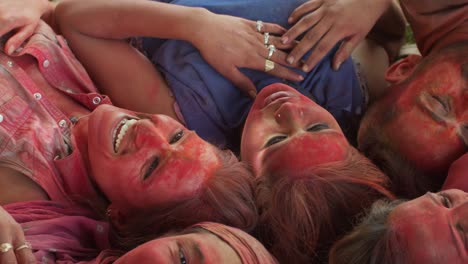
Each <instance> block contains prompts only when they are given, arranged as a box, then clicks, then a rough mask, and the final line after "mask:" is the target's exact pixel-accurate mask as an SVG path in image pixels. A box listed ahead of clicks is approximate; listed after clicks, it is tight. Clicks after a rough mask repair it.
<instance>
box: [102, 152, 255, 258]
mask: <svg viewBox="0 0 468 264" xmlns="http://www.w3.org/2000/svg"><path fill="white" fill-rule="evenodd" d="M220 156H221V160H222V165H221V167H220V168H219V169H217V170H216V171H215V172H214V175H213V176H212V177H210V179H209V180H208V181H207V182H206V183H205V185H204V186H203V187H202V188H201V189H200V191H199V192H198V194H197V195H196V196H194V197H191V198H190V199H187V200H185V201H182V202H180V203H178V204H171V205H167V206H166V207H165V208H157V209H154V210H151V209H149V210H148V209H147V210H144V211H139V212H131V213H130V214H129V215H128V216H127V217H125V221H124V223H120V222H117V221H113V218H114V217H112V212H111V216H110V218H111V219H110V222H111V226H112V236H111V237H112V241H113V243H114V244H115V246H117V247H118V248H120V249H126V250H129V249H132V248H134V247H135V246H137V245H139V244H142V243H144V242H146V241H149V240H151V239H154V238H155V237H156V236H158V235H161V234H163V233H166V232H168V231H170V230H175V231H177V230H181V229H183V228H186V227H189V226H191V225H193V224H196V223H199V222H203V221H212V222H219V223H223V224H226V225H229V226H233V227H237V228H239V229H242V230H244V231H247V232H248V231H251V230H252V229H253V228H254V226H255V225H256V223H257V218H258V213H257V208H256V206H255V201H254V197H253V192H254V188H253V182H254V177H253V175H252V173H251V172H250V171H249V169H248V167H247V165H245V163H243V162H240V161H239V160H238V159H237V158H236V157H235V156H234V154H233V153H232V152H231V151H220ZM117 218H118V217H117Z"/></svg>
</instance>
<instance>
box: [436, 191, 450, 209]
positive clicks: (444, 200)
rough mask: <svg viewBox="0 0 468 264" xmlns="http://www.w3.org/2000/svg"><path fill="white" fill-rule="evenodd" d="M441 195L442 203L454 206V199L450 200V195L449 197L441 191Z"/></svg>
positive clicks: (446, 205) (447, 206)
mask: <svg viewBox="0 0 468 264" xmlns="http://www.w3.org/2000/svg"><path fill="white" fill-rule="evenodd" d="M439 196H440V197H441V201H440V202H441V203H442V205H443V206H444V207H446V208H451V207H452V201H451V200H450V197H448V196H447V195H446V194H444V193H439Z"/></svg>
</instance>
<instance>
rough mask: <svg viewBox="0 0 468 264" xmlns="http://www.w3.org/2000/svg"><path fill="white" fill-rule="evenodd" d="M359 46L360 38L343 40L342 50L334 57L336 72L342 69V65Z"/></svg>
mask: <svg viewBox="0 0 468 264" xmlns="http://www.w3.org/2000/svg"><path fill="white" fill-rule="evenodd" d="M358 44H359V38H358V37H353V38H351V39H348V40H343V43H341V45H340V48H339V49H338V51H337V52H336V54H335V56H334V57H333V69H334V70H335V71H337V70H339V69H340V66H341V64H342V63H343V61H345V60H346V59H347V58H348V57H349V56H350V55H351V53H352V52H353V50H354V49H355V48H356V47H357V45H358Z"/></svg>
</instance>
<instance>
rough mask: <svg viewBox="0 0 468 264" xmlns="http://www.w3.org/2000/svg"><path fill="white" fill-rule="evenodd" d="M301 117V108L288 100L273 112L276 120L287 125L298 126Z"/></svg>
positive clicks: (302, 113) (302, 114)
mask: <svg viewBox="0 0 468 264" xmlns="http://www.w3.org/2000/svg"><path fill="white" fill-rule="evenodd" d="M303 118H304V112H303V111H302V109H301V108H299V107H297V106H296V105H295V104H293V103H290V102H287V103H284V104H283V105H281V106H280V108H278V110H277V111H276V113H275V120H276V122H277V123H278V124H280V125H285V126H289V127H296V126H300V124H301V120H302V119H303Z"/></svg>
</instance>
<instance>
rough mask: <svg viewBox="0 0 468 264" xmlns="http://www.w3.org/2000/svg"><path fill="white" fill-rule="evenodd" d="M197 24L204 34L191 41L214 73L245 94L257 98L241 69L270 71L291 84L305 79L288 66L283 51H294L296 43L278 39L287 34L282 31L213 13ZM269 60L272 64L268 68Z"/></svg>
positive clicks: (254, 22) (194, 37)
mask: <svg viewBox="0 0 468 264" xmlns="http://www.w3.org/2000/svg"><path fill="white" fill-rule="evenodd" d="M198 22H200V24H199V25H197V28H203V31H200V32H198V33H197V34H194V36H193V38H192V39H190V40H189V41H190V42H191V43H192V44H193V45H194V46H195V47H196V48H197V49H198V50H199V51H200V53H201V55H202V57H203V58H204V59H205V60H206V61H207V62H208V63H209V64H210V65H211V66H212V67H213V68H214V69H215V70H217V71H218V72H219V73H220V74H221V75H223V76H224V77H225V78H227V79H228V80H230V81H231V82H232V83H233V84H234V85H235V86H236V87H238V88H239V89H241V90H242V91H243V92H245V94H248V95H250V96H251V97H255V95H256V88H255V86H254V84H253V82H252V81H251V80H250V79H249V78H248V77H247V76H245V75H244V74H243V73H242V72H241V71H240V69H241V68H247V69H253V70H258V71H265V70H266V69H268V73H269V74H271V75H274V76H277V77H279V78H282V79H287V80H291V81H301V80H302V79H303V78H302V76H301V75H300V74H298V73H296V72H295V71H293V70H291V69H290V67H291V65H289V64H287V62H286V55H287V54H286V53H285V52H283V51H282V50H284V49H291V48H292V47H293V46H294V44H295V43H294V44H286V45H285V44H282V43H281V39H280V37H278V36H281V35H282V34H284V33H285V32H286V30H285V29H284V28H283V27H281V26H279V25H276V24H273V23H267V22H262V21H251V20H247V19H243V18H239V17H234V16H228V15H219V14H214V13H211V12H210V13H209V15H207V16H204V17H203V18H202V19H201V20H198ZM267 33H268V34H267ZM269 45H273V46H274V47H275V50H272V49H270V48H268V47H269ZM266 59H267V60H269V61H271V63H268V65H269V66H268V67H267V68H266V67H265V65H266V63H265V60H266ZM271 65H275V66H273V67H271Z"/></svg>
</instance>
